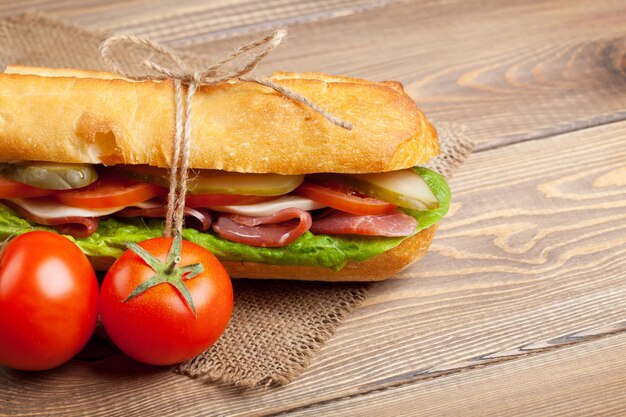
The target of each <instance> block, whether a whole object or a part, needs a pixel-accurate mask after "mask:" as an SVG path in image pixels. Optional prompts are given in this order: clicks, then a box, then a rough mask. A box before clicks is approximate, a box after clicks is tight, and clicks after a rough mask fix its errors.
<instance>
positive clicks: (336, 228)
mask: <svg viewBox="0 0 626 417" xmlns="http://www.w3.org/2000/svg"><path fill="white" fill-rule="evenodd" d="M415 230H417V220H415V218H413V217H411V216H409V215H408V214H404V213H402V212H401V211H396V212H394V213H389V214H376V215H373V214H372V215H365V216H358V215H354V214H350V213H344V212H342V211H335V212H331V213H324V216H322V217H320V218H316V219H315V221H314V222H313V225H312V226H311V232H312V233H314V234H317V235H367V236H386V237H403V236H409V235H412V234H413V233H415Z"/></svg>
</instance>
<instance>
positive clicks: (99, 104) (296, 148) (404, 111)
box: [0, 66, 439, 174]
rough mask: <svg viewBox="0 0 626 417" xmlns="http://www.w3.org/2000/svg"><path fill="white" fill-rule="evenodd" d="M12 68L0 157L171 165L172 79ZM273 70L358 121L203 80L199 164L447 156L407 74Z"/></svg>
mask: <svg viewBox="0 0 626 417" xmlns="http://www.w3.org/2000/svg"><path fill="white" fill-rule="evenodd" d="M9 70H10V71H9V72H15V73H13V74H10V73H5V74H0V161H18V160H44V161H55V162H68V163H78V162H83V163H94V164H99V163H102V164H106V165H114V164H150V165H154V166H160V167H167V166H169V164H170V149H171V141H172V139H173V136H174V114H175V108H174V89H173V84H172V82H171V81H164V82H152V81H145V82H132V81H128V80H124V79H120V78H119V77H116V76H115V75H113V74H109V73H101V72H93V71H78V70H71V69H66V70H53V69H37V68H35V69H33V68H27V67H16V66H13V67H11V68H9ZM28 73H36V74H39V75H32V74H28ZM114 78H117V79H114ZM272 79H273V80H274V81H275V82H276V83H278V84H280V85H283V86H285V87H287V88H289V89H292V90H293V91H296V92H298V93H301V94H303V95H305V96H306V97H308V98H310V99H311V100H313V101H314V102H316V103H317V104H319V105H320V106H321V107H323V108H325V109H326V110H328V111H329V112H331V113H332V114H334V115H336V116H338V117H340V118H342V119H345V120H348V121H350V122H351V123H352V124H353V126H354V127H353V129H352V130H350V131H348V130H344V129H342V128H340V127H338V126H335V125H333V124H331V123H330V122H328V121H327V120H326V119H324V118H323V117H322V116H320V115H319V114H317V113H316V112H314V111H313V110H311V109H310V108H308V107H306V106H303V105H301V104H299V103H297V102H295V101H293V100H291V99H289V98H286V97H284V96H282V95H280V94H278V93H276V92H275V91H274V90H272V89H271V88H268V87H265V86H261V85H259V84H256V83H253V82H243V81H230V82H226V83H221V84H217V85H206V86H202V87H200V89H199V91H198V93H197V94H196V95H195V96H194V99H193V123H192V124H193V145H192V152H191V161H190V162H191V166H192V167H193V168H205V169H220V170H226V171H237V172H251V173H266V172H272V173H278V174H305V173H314V172H335V173H358V172H384V171H392V170H397V169H402V168H408V167H411V166H413V165H416V164H420V163H423V162H426V161H427V160H428V159H430V158H431V157H433V156H435V155H437V154H438V153H439V144H438V141H437V134H436V132H435V130H434V129H433V127H432V126H431V125H430V124H429V123H428V121H427V120H426V118H425V116H424V114H423V113H422V112H421V111H420V110H419V109H418V108H417V107H416V105H415V103H414V102H413V100H411V98H410V97H409V96H408V95H407V94H406V93H405V92H404V91H403V89H402V86H401V85H400V84H399V83H395V82H380V83H377V82H370V81H366V80H359V79H353V78H347V77H337V76H328V75H324V74H318V73H301V74H295V73H287V72H279V73H275V74H274V75H273V76H272Z"/></svg>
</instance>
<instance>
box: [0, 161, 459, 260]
mask: <svg viewBox="0 0 626 417" xmlns="http://www.w3.org/2000/svg"><path fill="white" fill-rule="evenodd" d="M414 170H415V172H416V173H417V174H419V175H420V176H422V178H424V180H425V181H426V183H427V184H428V186H429V187H430V188H431V189H432V191H433V193H434V194H435V196H436V197H437V199H438V200H439V207H438V208H437V209H434V210H430V211H417V210H408V209H407V210H404V211H405V212H406V213H407V214H409V215H411V216H413V217H415V218H416V219H417V222H418V230H417V231H416V233H417V232H419V231H421V230H423V229H426V228H428V227H430V226H432V225H433V224H435V223H437V222H438V221H439V220H440V219H441V218H442V217H443V216H444V215H445V214H446V212H447V211H448V207H449V203H450V189H449V188H448V185H447V184H446V181H445V179H444V178H443V177H442V176H441V175H439V174H437V173H436V172H433V171H431V170H428V169H426V168H422V167H415V168H414ZM31 230H49V231H53V232H54V231H55V229H53V228H51V227H46V226H39V225H36V224H33V223H30V222H29V221H27V220H24V219H23V218H21V217H19V216H18V215H17V214H16V213H15V212H13V211H12V210H11V209H9V208H8V207H6V206H5V205H2V204H0V239H2V240H5V241H6V240H8V239H10V238H11V237H13V236H16V235H19V234H22V233H26V232H28V231H31ZM162 233H163V224H162V221H160V220H159V219H124V220H120V219H114V218H106V219H104V220H102V221H101V222H100V226H99V227H98V230H97V231H96V232H95V233H94V234H93V235H91V236H89V237H87V238H72V237H71V236H68V238H69V239H71V240H72V241H74V242H75V243H76V244H77V245H78V246H79V247H80V248H81V250H82V251H83V252H84V253H85V254H87V255H89V256H110V257H115V258H117V257H119V256H120V255H121V254H122V253H123V252H124V250H125V244H126V243H127V242H134V243H138V242H141V241H143V240H146V239H150V238H153V237H158V236H161V235H162ZM183 237H184V238H185V239H187V240H189V241H191V242H193V243H196V244H198V245H200V246H202V247H204V248H206V249H208V250H209V251H211V252H212V253H213V254H214V255H215V256H216V257H217V258H218V259H219V260H221V261H231V262H258V263H264V264H275V265H301V266H319V267H326V268H331V269H333V270H336V271H337V270H340V269H341V268H343V266H344V265H345V264H346V263H347V262H349V261H365V260H367V259H369V258H371V257H373V256H376V255H379V254H381V253H383V252H386V251H388V250H390V249H392V248H394V247H395V246H397V245H399V244H400V242H402V241H403V240H404V239H406V238H404V237H402V238H388V237H378V236H348V235H346V236H328V235H314V234H312V233H311V232H306V233H305V234H303V235H302V236H300V237H299V238H298V239H297V240H296V241H295V242H293V243H291V244H290V245H288V246H285V247H281V248H258V247H254V246H248V245H244V244H241V243H236V242H231V241H229V240H226V239H224V238H222V237H220V236H218V235H216V234H214V233H208V232H199V231H197V230H195V229H184V230H183Z"/></svg>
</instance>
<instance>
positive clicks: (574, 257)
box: [0, 0, 626, 416]
mask: <svg viewBox="0 0 626 417" xmlns="http://www.w3.org/2000/svg"><path fill="white" fill-rule="evenodd" d="M29 8H36V9H38V10H41V11H47V12H48V13H50V14H52V15H54V16H58V17H62V18H64V19H66V20H68V21H70V22H75V23H78V24H81V25H83V26H85V27H88V28H95V29H106V30H116V31H125V32H128V31H132V32H135V33H136V34H140V35H145V36H150V37H153V38H154V39H156V40H158V41H162V42H165V43H166V44H168V45H170V46H175V47H183V48H186V49H189V50H191V51H209V52H211V51H219V50H224V48H226V50H230V49H231V48H232V47H233V45H236V44H237V43H238V42H239V41H240V40H237V39H235V38H238V39H241V38H242V39H246V40H247V39H248V38H251V37H252V36H255V35H258V33H259V31H266V30H268V29H271V28H276V27H279V26H283V25H290V26H291V32H290V36H289V39H288V41H287V42H286V45H285V46H282V47H281V48H280V49H279V50H278V51H277V52H275V53H274V54H273V55H271V56H270V57H269V58H268V59H267V61H266V62H265V63H264V64H263V67H264V68H280V69H285V70H295V71H324V72H329V73H338V74H347V75H352V76H358V77H363V78H370V79H374V80H386V79H393V80H399V81H402V82H403V83H404V84H405V86H406V88H407V89H408V92H409V93H410V94H411V96H412V97H414V98H415V100H416V101H417V102H418V103H419V104H420V106H421V107H422V108H423V109H424V110H425V112H426V114H427V115H428V116H429V117H431V118H433V119H434V120H435V121H439V122H454V123H457V124H460V125H462V126H464V128H465V129H466V133H467V135H468V136H469V137H470V138H472V139H473V140H475V141H476V143H477V149H476V152H475V154H474V155H473V156H472V157H471V158H470V159H469V161H468V162H467V163H466V164H465V165H463V166H462V167H461V169H460V170H459V171H458V172H457V173H456V175H455V177H454V179H453V180H452V181H451V187H452V189H453V191H454V203H453V205H452V210H451V213H450V215H449V216H448V217H447V218H446V219H445V221H444V222H443V223H442V225H441V228H440V231H439V233H438V235H437V237H436V239H435V241H434V243H433V245H432V249H431V251H430V253H429V254H428V255H427V257H426V258H425V259H424V260H423V262H421V263H420V264H419V266H417V267H415V268H412V269H411V270H410V271H409V272H406V273H403V274H401V275H400V276H399V278H401V279H398V280H393V281H388V282H385V283H383V284H381V285H378V286H376V287H375V289H374V290H373V293H372V295H371V297H370V298H369V299H368V300H367V302H366V304H365V305H364V306H363V307H362V308H360V309H359V310H357V311H356V312H355V313H354V314H353V315H352V316H351V317H350V319H349V320H348V321H347V322H346V323H345V324H344V325H343V326H342V327H341V328H340V329H339V331H338V332H337V334H336V335H335V336H334V337H333V338H332V340H331V341H330V343H328V345H327V346H325V347H324V348H323V350H322V352H321V354H320V355H319V357H318V358H317V359H316V360H315V361H314V363H313V365H312V366H311V367H310V369H308V370H307V371H306V372H305V373H304V375H302V376H301V377H300V378H299V379H297V380H295V381H294V382H293V383H291V384H289V385H287V386H285V387H282V388H278V389H269V390H262V389H260V390H252V391H244V390H241V389H237V388H233V387H225V386H218V385H216V384H208V383H200V382H197V381H192V380H188V379H186V378H181V377H179V376H176V375H173V374H172V373H171V372H170V371H169V370H164V371H160V370H154V369H152V368H150V369H147V368H145V367H143V366H141V365H138V364H133V363H131V362H130V361H128V360H126V359H124V358H123V357H122V356H115V357H113V358H110V359H109V360H105V361H102V362H99V363H95V364H91V363H84V362H79V361H74V362H72V363H70V364H68V365H66V366H64V367H62V368H60V369H57V370H55V371H52V372H47V373H42V374H35V375H30V376H24V375H22V374H19V373H15V372H9V371H3V372H2V373H1V376H0V386H1V388H0V414H2V415H6V414H8V415H12V414H24V415H35V414H38V415H41V414H44V415H59V416H61V415H62V416H68V415H78V414H85V415H90V416H100V415H102V416H105V415H106V416H109V415H124V416H131V415H145V416H152V415H163V414H171V415H177V416H196V415H267V414H284V415H289V416H291V415H311V416H320V415H342V414H346V415H347V414H349V415H372V416H382V415H389V416H400V415H411V416H413V415H441V414H445V415H542V416H545V415H555V416H561V415H591V414H598V415H600V414H602V415H624V414H626V332H625V331H626V25H625V23H626V3H625V2H624V1H623V0H616V1H605V0H595V1H569V0H567V1H549V2H547V1H532V0H526V1H505V0H503V1H484V0H480V1H477V0H469V1H464V0H449V1H445V2H440V1H413V2H400V1H387V0H381V1H372V2H368V1H360V0H349V1H338V0H323V1H318V2H307V1H302V0H270V1H265V2H250V1H245V0H236V1H226V0H219V1H212V2H206V1H202V0H192V1H182V0H176V1H162V2H158V3H152V2H150V1H148V0H135V1H122V0H114V1H106V2H104V1H103V2H100V1H95V0H88V1H73V0H64V1H52V0H29V1H18V0H9V1H3V2H2V3H0V15H7V14H11V13H16V12H21V11H25V10H26V9H29ZM209 42H211V44H210V45H209Z"/></svg>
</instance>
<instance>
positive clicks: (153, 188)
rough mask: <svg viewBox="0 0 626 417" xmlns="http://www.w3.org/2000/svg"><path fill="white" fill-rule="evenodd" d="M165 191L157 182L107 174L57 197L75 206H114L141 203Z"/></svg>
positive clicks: (62, 201) (62, 192)
mask: <svg viewBox="0 0 626 417" xmlns="http://www.w3.org/2000/svg"><path fill="white" fill-rule="evenodd" d="M165 193H166V190H165V188H163V187H161V186H158V185H155V184H147V183H138V182H135V181H132V180H128V179H125V178H120V177H116V176H113V175H105V176H101V177H100V178H99V179H98V181H96V182H94V183H93V184H91V185H88V186H87V187H83V188H80V189H77V190H67V191H61V192H60V193H58V194H56V195H55V197H56V199H57V200H59V201H60V202H61V203H63V204H67V205H68V206H73V207H82V208H112V207H125V206H130V205H133V204H137V203H141V202H142V201H146V200H150V199H151V198H154V197H157V196H160V195H164V194H165Z"/></svg>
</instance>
